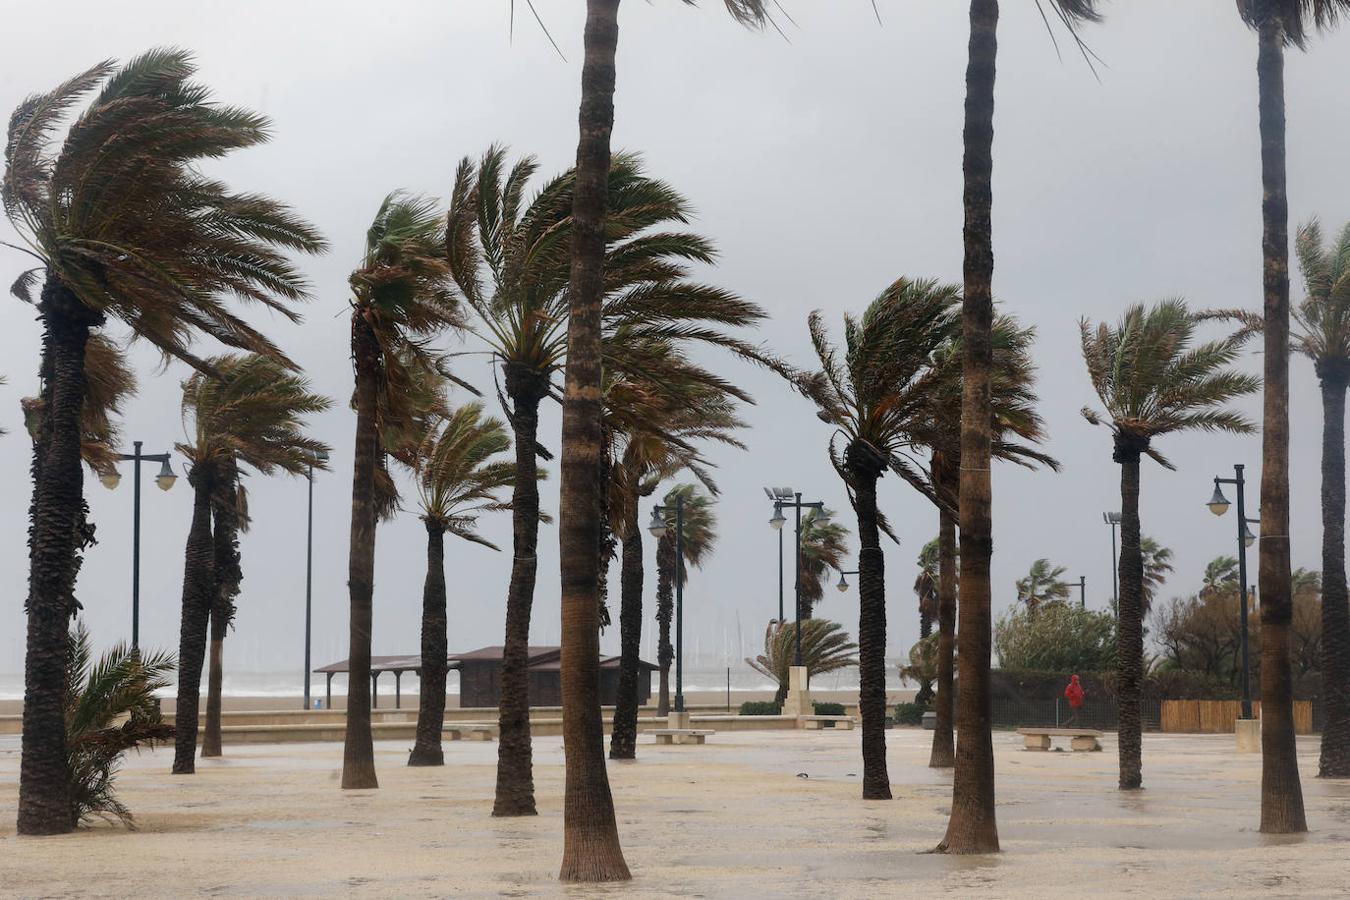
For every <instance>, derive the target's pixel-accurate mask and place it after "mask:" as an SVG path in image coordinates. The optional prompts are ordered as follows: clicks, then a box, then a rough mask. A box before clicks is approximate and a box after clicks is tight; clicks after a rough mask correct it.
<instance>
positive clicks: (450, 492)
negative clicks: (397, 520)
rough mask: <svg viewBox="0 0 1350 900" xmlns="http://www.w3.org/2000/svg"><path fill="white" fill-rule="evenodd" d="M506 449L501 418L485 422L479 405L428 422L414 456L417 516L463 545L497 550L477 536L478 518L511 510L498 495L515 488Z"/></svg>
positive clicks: (513, 468)
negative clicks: (460, 540)
mask: <svg viewBox="0 0 1350 900" xmlns="http://www.w3.org/2000/svg"><path fill="white" fill-rule="evenodd" d="M510 449H511V438H510V437H509V436H508V435H507V432H506V425H505V423H503V422H502V421H501V420H500V419H496V418H493V417H491V416H487V417H484V415H483V404H481V403H468V404H465V405H464V406H461V407H459V408H458V409H455V410H452V411H451V412H450V414H449V415H448V416H447V417H445V418H444V419H440V420H433V422H432V425H431V427H430V428H429V429H428V431H427V432H426V434H425V435H424V436H423V438H422V440H421V442H420V443H419V444H418V445H417V448H416V451H415V455H414V457H413V463H414V471H415V474H416V479H417V490H418V496H419V497H420V499H421V504H422V517H423V519H425V520H427V521H428V522H430V523H434V524H436V525H437V526H439V527H440V528H442V529H444V530H445V531H448V532H449V533H451V534H453V535H456V536H458V537H461V538H464V539H465V540H467V541H472V542H473V543H476V544H482V545H483V546H485V547H491V548H492V549H493V550H497V549H499V548H498V547H497V545H496V544H493V543H492V542H491V541H489V540H487V539H486V538H484V537H482V536H481V535H479V533H478V517H479V516H480V515H481V514H482V513H485V512H496V511H499V510H504V509H510V507H511V504H510V503H509V502H507V501H504V500H502V499H501V498H500V497H498V492H499V491H502V490H504V489H506V488H509V487H511V486H512V485H513V484H515V478H516V466H515V463H514V462H513V461H509V460H507V459H504V458H499V457H500V454H503V453H505V452H506V451H508V450H510Z"/></svg>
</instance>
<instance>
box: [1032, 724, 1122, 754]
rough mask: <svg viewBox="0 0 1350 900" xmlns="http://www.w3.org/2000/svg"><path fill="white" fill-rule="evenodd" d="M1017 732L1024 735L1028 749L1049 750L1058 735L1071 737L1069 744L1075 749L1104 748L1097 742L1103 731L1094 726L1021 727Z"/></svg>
mask: <svg viewBox="0 0 1350 900" xmlns="http://www.w3.org/2000/svg"><path fill="white" fill-rule="evenodd" d="M1017 733H1018V734H1020V735H1022V737H1023V739H1024V740H1025V742H1026V748H1027V749H1028V750H1049V749H1050V742H1051V738H1057V737H1066V738H1069V746H1070V747H1071V748H1072V749H1074V750H1085V751H1090V750H1100V749H1102V745H1101V744H1099V743H1097V738H1099V737H1101V736H1102V733H1101V732H1100V731H1096V730H1095V729H1092V728H1019V729H1017Z"/></svg>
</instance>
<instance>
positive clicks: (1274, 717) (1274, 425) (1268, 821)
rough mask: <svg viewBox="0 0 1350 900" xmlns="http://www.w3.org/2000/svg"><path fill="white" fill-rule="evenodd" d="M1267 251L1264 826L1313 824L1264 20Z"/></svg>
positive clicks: (1275, 139)
mask: <svg viewBox="0 0 1350 900" xmlns="http://www.w3.org/2000/svg"><path fill="white" fill-rule="evenodd" d="M1258 35H1259V38H1258V40H1259V51H1258V56H1257V64H1256V69H1257V79H1258V81H1259V84H1260V123H1261V181H1262V186H1263V188H1264V192H1263V199H1262V203H1261V213H1262V220H1263V222H1262V224H1263V229H1262V249H1263V254H1264V259H1265V264H1264V267H1263V279H1262V280H1263V285H1264V292H1265V327H1264V328H1263V329H1262V338H1263V340H1264V342H1265V347H1264V351H1265V359H1264V363H1265V371H1264V377H1263V389H1264V398H1263V399H1264V404H1263V414H1262V428H1261V552H1260V588H1261V590H1260V593H1261V831H1262V832H1264V833H1267V834H1290V833H1294V832H1302V831H1307V830H1308V824H1307V820H1306V818H1305V816H1304V813H1303V787H1302V785H1301V784H1300V783H1299V777H1298V757H1297V755H1296V748H1295V741H1294V679H1293V671H1292V667H1291V665H1290V651H1289V623H1290V621H1291V620H1292V618H1293V612H1294V602H1293V586H1292V583H1291V582H1292V578H1291V575H1290V561H1289V201H1288V198H1287V196H1286V194H1285V147H1284V134H1285V118H1284V27H1283V25H1282V23H1281V20H1280V18H1279V16H1278V15H1275V14H1274V11H1273V10H1270V11H1269V12H1268V14H1267V16H1266V20H1265V21H1264V22H1263V23H1262V24H1261V25H1260V28H1259V30H1258Z"/></svg>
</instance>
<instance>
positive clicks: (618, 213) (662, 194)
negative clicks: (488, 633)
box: [447, 146, 771, 816]
mask: <svg viewBox="0 0 1350 900" xmlns="http://www.w3.org/2000/svg"><path fill="white" fill-rule="evenodd" d="M537 170H538V164H537V163H536V162H535V160H534V159H533V158H532V157H528V156H526V157H523V158H521V159H519V160H518V161H517V162H515V163H514V164H513V165H509V166H508V164H507V150H506V149H505V148H504V147H501V146H493V147H490V148H488V150H487V152H485V153H484V154H483V156H482V157H481V159H479V160H478V161H477V162H474V161H472V160H470V159H467V158H466V159H464V160H462V161H461V162H460V164H459V168H458V171H457V172H456V176H455V185H454V189H453V191H452V194H451V202H450V213H449V218H448V223H449V224H448V242H447V247H448V259H449V262H450V268H451V271H452V273H453V275H454V280H455V284H456V285H457V286H458V287H459V290H460V292H461V293H462V294H463V297H464V300H465V302H466V303H467V304H468V306H470V307H471V308H472V309H473V311H474V313H475V323H474V328H475V330H476V331H478V332H479V334H480V335H481V336H482V337H483V339H484V340H485V341H486V343H487V345H488V348H489V352H490V353H491V354H492V356H493V357H494V361H495V362H497V363H498V364H499V365H500V367H501V375H502V385H503V388H504V391H505V395H506V398H507V399H509V401H510V402H509V404H508V403H507V402H506V399H503V407H507V406H508V405H509V407H510V408H509V409H508V410H507V420H508V421H509V423H510V425H511V428H512V431H513V432H514V434H515V443H516V462H517V466H518V467H519V470H520V476H521V477H520V479H519V480H518V481H517V483H516V488H515V493H514V496H513V498H512V501H511V502H512V507H513V509H514V510H515V513H514V520H513V535H512V542H513V547H514V550H513V554H512V568H511V581H510V585H509V587H508V592H507V601H506V627H505V637H504V639H503V651H502V685H501V709H500V712H499V729H500V735H501V737H500V740H499V742H498V745H497V752H498V765H497V792H496V799H495V801H494V803H493V810H492V811H493V815H497V816H516V815H533V814H534V813H535V802H534V776H533V769H532V754H531V745H530V732H529V701H528V697H527V678H526V664H527V661H528V644H529V631H530V616H531V612H532V607H533V602H534V585H535V578H536V569H537V561H536V556H535V548H536V547H537V545H538V542H539V516H538V508H539V497H538V487H537V485H536V484H535V483H534V480H533V479H532V477H531V476H530V472H532V471H533V470H534V468H535V467H536V466H537V461H536V460H537V457H538V456H540V455H543V456H546V457H547V455H548V453H547V451H546V450H544V449H543V448H542V447H541V445H540V443H539V441H538V424H539V406H540V404H541V403H542V401H543V400H544V398H546V397H548V396H550V395H555V396H556V395H557V393H558V390H557V385H556V384H555V379H556V378H557V376H558V375H559V373H561V371H562V369H563V366H564V365H565V364H566V362H567V360H568V358H569V356H568V355H569V346H570V338H569V329H570V318H569V316H570V312H569V302H570V294H569V291H570V277H571V255H570V252H569V250H570V245H571V241H572V229H573V206H574V196H575V194H576V184H577V176H576V173H575V171H570V170H569V171H567V172H564V173H563V174H561V175H558V176H555V177H553V178H551V179H548V180H547V181H545V182H544V183H543V184H542V185H541V186H540V188H539V189H538V193H537V194H535V195H534V197H533V198H532V199H528V202H527V191H528V189H529V186H530V182H531V180H532V179H533V177H534V175H535V174H536V172H537ZM606 177H607V179H608V181H607V188H608V190H607V199H606V203H607V205H608V207H609V211H608V215H607V224H606V228H605V233H604V238H605V250H604V255H605V262H604V268H605V277H604V282H603V284H602V298H601V301H600V312H599V315H600V330H601V350H600V352H601V354H602V356H603V359H604V368H605V371H606V373H607V374H606V377H608V378H610V379H611V380H613V379H615V378H616V377H620V378H621V377H623V376H624V375H625V374H635V375H637V376H639V377H644V378H646V379H648V380H655V374H654V372H653V368H654V364H656V363H660V362H662V360H663V357H661V356H660V355H659V354H653V353H652V352H651V351H652V344H653V343H660V342H667V343H673V344H675V345H677V346H676V349H679V348H682V347H684V346H686V345H688V344H691V343H705V344H712V345H714V346H719V347H723V348H727V349H730V350H731V351H732V352H734V353H738V354H740V355H742V356H746V357H747V358H751V359H755V360H756V361H771V360H769V358H768V357H767V356H765V355H763V354H761V353H760V351H758V350H757V349H756V348H754V347H752V346H750V345H749V344H747V343H745V342H743V341H742V340H740V339H739V338H737V337H735V336H734V335H733V334H731V333H730V332H729V331H728V330H727V329H734V328H741V327H745V326H749V325H753V324H755V323H757V322H758V321H760V320H761V319H763V318H764V312H763V310H762V309H760V308H759V307H758V306H756V305H755V304H753V303H749V302H747V301H745V300H742V299H740V298H739V297H737V296H735V295H734V294H731V293H730V292H728V291H725V290H723V289H721V288H716V287H712V286H709V285H706V284H701V283H698V282H696V281H693V280H692V279H691V278H690V277H689V268H690V266H691V265H693V264H709V263H712V262H714V261H715V259H716V251H715V248H714V247H713V245H712V243H711V242H710V241H709V240H707V239H706V238H703V237H701V236H699V235H697V234H693V233H690V232H688V231H685V230H682V228H683V226H684V225H685V224H686V223H687V222H688V221H689V218H690V217H691V215H692V210H691V208H690V204H689V201H688V200H686V199H685V198H684V197H683V196H681V195H680V194H679V193H678V192H677V191H676V190H675V189H674V188H672V187H671V186H670V185H668V184H666V183H664V182H661V181H658V180H656V179H654V178H651V177H649V176H647V175H646V174H645V172H644V171H643V167H642V163H641V160H640V159H639V158H638V157H636V156H634V155H629V154H624V155H620V156H617V157H616V158H615V160H614V164H613V166H612V167H610V168H609V169H608V171H607V174H606ZM655 371H656V372H659V371H660V369H659V368H655ZM604 390H605V386H604V383H603V381H602V383H601V384H600V385H599V387H598V391H599V393H598V394H597V396H599V397H601V398H603V394H604ZM601 440H602V443H603V428H602V433H601ZM596 456H597V457H599V456H601V452H600V449H598V450H597V453H596ZM597 471H598V470H597ZM595 493H596V496H597V497H598V496H599V492H598V491H597V492H595ZM597 508H598V507H597ZM590 518H594V519H596V525H597V527H599V525H600V517H598V516H591V517H590ZM595 543H596V545H599V543H600V540H599V537H598V535H597V538H596V542H595Z"/></svg>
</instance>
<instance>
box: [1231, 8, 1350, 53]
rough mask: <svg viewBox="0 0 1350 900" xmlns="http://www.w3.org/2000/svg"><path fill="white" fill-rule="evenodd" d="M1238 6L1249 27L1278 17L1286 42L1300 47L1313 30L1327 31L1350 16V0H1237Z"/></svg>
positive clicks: (1309, 37) (1257, 27) (1256, 26)
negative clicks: (1343, 18)
mask: <svg viewBox="0 0 1350 900" xmlns="http://www.w3.org/2000/svg"><path fill="white" fill-rule="evenodd" d="M1237 6H1238V13H1239V14H1240V15H1241V16H1242V21H1244V22H1246V23H1247V24H1248V25H1250V26H1251V27H1252V28H1256V29H1259V28H1260V27H1261V25H1262V24H1263V23H1265V22H1267V21H1269V20H1270V19H1271V18H1275V19H1279V20H1280V24H1281V26H1282V27H1283V30H1284V41H1285V44H1287V45H1288V46H1290V47H1298V48H1299V49H1300V50H1301V49H1304V48H1305V47H1307V45H1308V41H1309V40H1310V39H1311V38H1312V36H1313V35H1314V34H1316V33H1318V32H1325V31H1330V30H1331V29H1332V28H1335V27H1336V25H1337V24H1338V23H1339V22H1340V20H1341V18H1342V17H1346V16H1350V0H1237Z"/></svg>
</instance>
